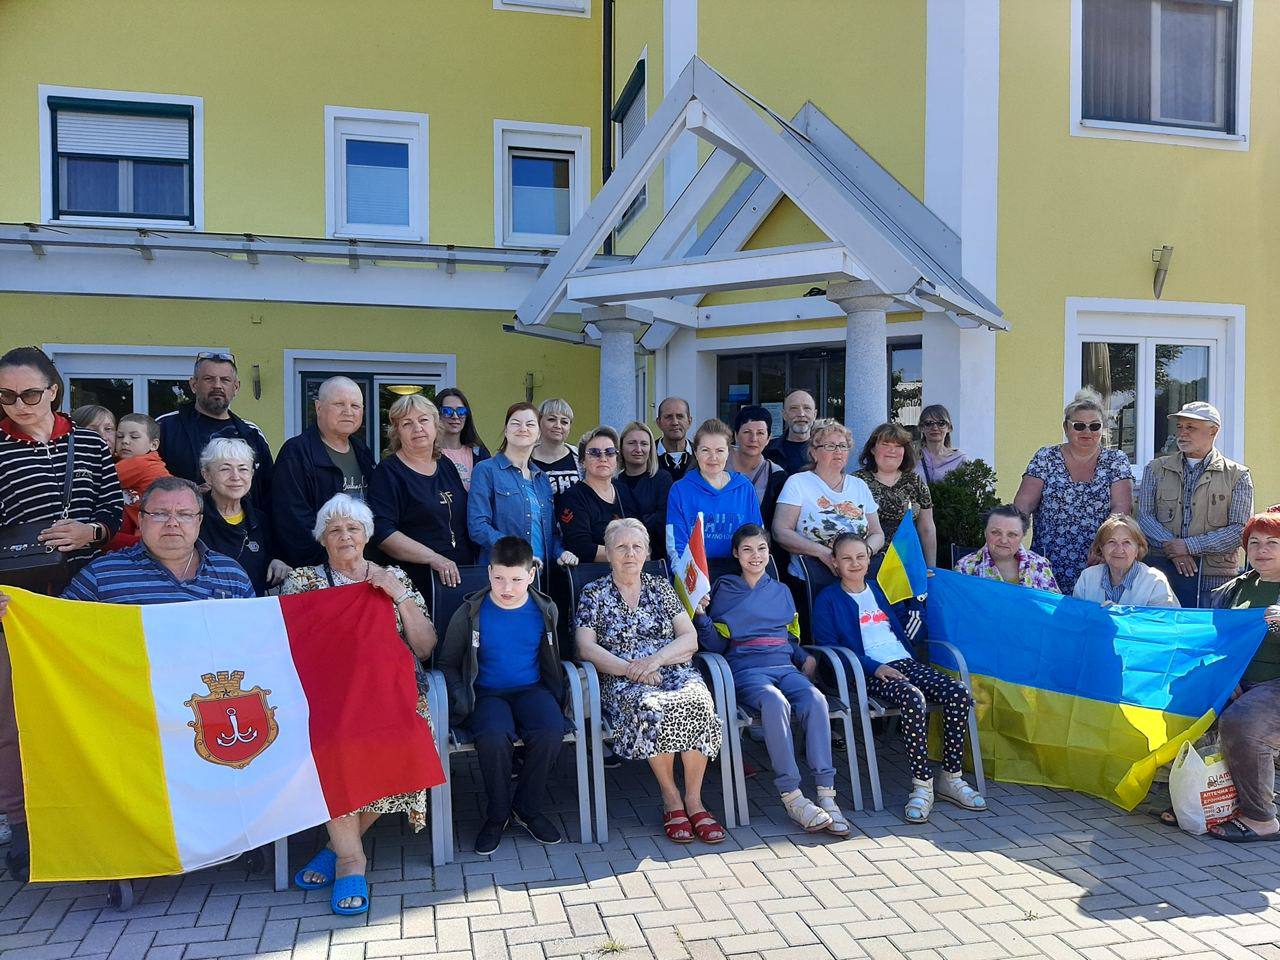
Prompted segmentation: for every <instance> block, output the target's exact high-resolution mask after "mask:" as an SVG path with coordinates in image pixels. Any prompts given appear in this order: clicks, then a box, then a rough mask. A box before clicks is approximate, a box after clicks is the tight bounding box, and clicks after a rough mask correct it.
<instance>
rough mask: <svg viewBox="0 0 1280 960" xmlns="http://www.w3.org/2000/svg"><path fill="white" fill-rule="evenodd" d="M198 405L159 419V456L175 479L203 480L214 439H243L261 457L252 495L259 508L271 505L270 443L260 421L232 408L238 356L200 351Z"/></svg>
mask: <svg viewBox="0 0 1280 960" xmlns="http://www.w3.org/2000/svg"><path fill="white" fill-rule="evenodd" d="M189 383H190V385H191V392H192V394H193V395H194V396H195V401H194V402H193V403H184V404H183V405H182V406H180V407H179V408H178V409H177V410H174V411H173V412H172V413H166V414H163V415H162V416H159V417H157V418H156V422H157V423H159V424H160V456H162V457H163V458H164V462H165V466H167V467H168V468H169V472H170V473H171V474H173V475H174V476H175V477H185V478H186V479H187V480H190V481H191V482H192V483H196V484H199V483H202V482H203V478H202V477H201V476H200V452H201V451H202V450H204V448H205V447H206V446H208V445H209V441H210V440H216V439H220V438H223V437H227V438H239V439H241V440H243V441H245V442H246V443H247V444H249V446H250V447H252V448H253V455H254V458H255V460H256V463H255V465H254V471H253V487H252V488H251V489H250V490H249V499H250V501H251V502H252V503H253V505H254V507H256V508H257V509H258V510H261V511H264V512H269V511H270V508H271V473H272V461H271V447H270V445H269V444H268V443H267V438H266V436H265V435H264V434H263V432H262V430H261V429H260V428H259V427H258V425H257V424H256V423H252V422H250V421H248V420H244V419H242V418H240V417H238V416H236V415H235V414H234V413H232V412H231V401H233V400H234V399H235V398H236V394H237V393H239V391H240V377H239V375H238V373H237V372H236V358H235V356H234V355H233V354H230V353H214V352H205V353H198V354H196V364H195V369H194V371H193V372H192V374H191V380H190V381H189Z"/></svg>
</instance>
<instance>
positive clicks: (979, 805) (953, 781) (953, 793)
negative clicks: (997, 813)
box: [933, 770, 987, 810]
mask: <svg viewBox="0 0 1280 960" xmlns="http://www.w3.org/2000/svg"><path fill="white" fill-rule="evenodd" d="M933 789H934V791H935V792H936V793H937V794H938V796H940V797H941V798H942V799H943V800H950V801H951V802H952V803H954V804H955V805H956V806H958V807H964V808H965V809H966V810H985V809H987V801H986V800H985V799H983V796H982V794H980V793H979V792H978V791H977V790H975V789H974V788H973V787H971V786H969V784H967V783H965V782H964V777H963V776H962V775H961V774H959V773H950V772H949V771H947V770H942V771H940V772H939V773H938V774H937V776H935V777H934V778H933Z"/></svg>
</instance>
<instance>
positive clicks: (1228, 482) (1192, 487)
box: [1138, 400, 1253, 606]
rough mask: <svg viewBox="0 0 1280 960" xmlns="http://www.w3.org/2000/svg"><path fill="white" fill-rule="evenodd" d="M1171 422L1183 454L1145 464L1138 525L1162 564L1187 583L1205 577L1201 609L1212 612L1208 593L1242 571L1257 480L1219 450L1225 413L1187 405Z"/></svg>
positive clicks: (1204, 405) (1209, 406)
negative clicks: (1217, 440) (1244, 539)
mask: <svg viewBox="0 0 1280 960" xmlns="http://www.w3.org/2000/svg"><path fill="white" fill-rule="evenodd" d="M1169 419H1170V420H1172V421H1173V427H1174V430H1175V435H1176V438H1177V442H1178V452H1177V453H1171V454H1168V455H1166V456H1163V457H1156V458H1155V459H1154V460H1152V461H1151V462H1150V463H1149V464H1147V469H1146V470H1145V471H1144V472H1143V474H1142V484H1141V485H1140V486H1139V487H1138V525H1139V526H1141V527H1142V532H1143V533H1145V534H1146V535H1147V539H1148V540H1149V541H1150V543H1151V552H1152V556H1153V558H1154V559H1155V560H1156V561H1157V563H1159V565H1160V566H1164V567H1167V568H1168V569H1169V571H1170V572H1171V573H1177V574H1180V575H1182V576H1184V577H1194V576H1195V575H1196V574H1197V573H1201V574H1202V575H1201V578H1200V596H1199V598H1198V599H1197V603H1196V605H1197V606H1207V605H1208V599H1209V593H1210V592H1211V591H1212V590H1214V589H1215V588H1216V587H1220V586H1222V585H1223V584H1224V583H1226V582H1227V581H1228V580H1230V579H1231V578H1232V577H1234V576H1235V575H1236V574H1237V573H1239V571H1240V535H1241V533H1242V532H1243V530H1244V524H1245V522H1246V521H1247V520H1248V519H1249V517H1250V516H1251V515H1252V514H1253V481H1252V480H1251V479H1250V477H1249V468H1248V467H1246V466H1244V465H1243V464H1239V463H1236V462H1235V461H1234V460H1228V459H1227V458H1226V457H1224V456H1223V455H1222V453H1221V452H1220V451H1218V450H1217V449H1216V448H1215V447H1214V445H1213V442H1214V439H1215V438H1216V437H1217V435H1218V431H1219V430H1220V429H1221V428H1222V415H1221V414H1219V413H1218V410H1217V408H1216V407H1214V406H1213V405H1212V404H1209V403H1205V402H1203V401H1200V400H1197V401H1194V402H1192V403H1187V404H1184V405H1183V407H1182V409H1181V410H1179V411H1178V412H1177V413H1172V414H1170V415H1169ZM1162 558H1163V562H1160V561H1161V559H1162ZM1149 562H1150V561H1149Z"/></svg>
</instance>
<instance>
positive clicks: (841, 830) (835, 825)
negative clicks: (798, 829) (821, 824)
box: [818, 787, 849, 837]
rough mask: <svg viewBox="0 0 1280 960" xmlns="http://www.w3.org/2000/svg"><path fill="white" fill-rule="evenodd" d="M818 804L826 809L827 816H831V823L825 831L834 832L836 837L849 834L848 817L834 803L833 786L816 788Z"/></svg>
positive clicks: (834, 792)
mask: <svg viewBox="0 0 1280 960" xmlns="http://www.w3.org/2000/svg"><path fill="white" fill-rule="evenodd" d="M818 806H819V807H821V808H822V809H823V810H824V811H826V814H827V816H829V817H830V818H831V825H830V826H828V827H827V833H834V834H835V835H836V836H837V837H847V836H848V835H849V819H848V817H846V816H845V815H844V811H842V810H841V809H840V807H839V806H838V805H837V804H836V788H835V787H819V788H818Z"/></svg>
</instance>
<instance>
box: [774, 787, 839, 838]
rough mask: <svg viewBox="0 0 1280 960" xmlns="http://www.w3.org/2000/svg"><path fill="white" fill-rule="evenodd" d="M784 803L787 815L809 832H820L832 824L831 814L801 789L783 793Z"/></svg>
mask: <svg viewBox="0 0 1280 960" xmlns="http://www.w3.org/2000/svg"><path fill="white" fill-rule="evenodd" d="M782 805H783V806H784V807H786V808H787V816H789V817H790V818H791V819H792V820H794V821H795V822H796V823H798V824H799V825H800V826H802V827H803V828H804V829H805V830H807V831H808V832H809V833H819V832H820V831H822V830H826V829H827V828H828V827H830V826H831V814H829V813H827V811H825V810H823V809H822V808H821V807H820V806H818V805H817V804H816V803H814V802H813V801H812V800H810V799H809V798H808V797H806V796H805V795H804V794H802V793H801V792H800V791H799V790H792V791H791V792H790V793H784V794H783V795H782Z"/></svg>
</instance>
